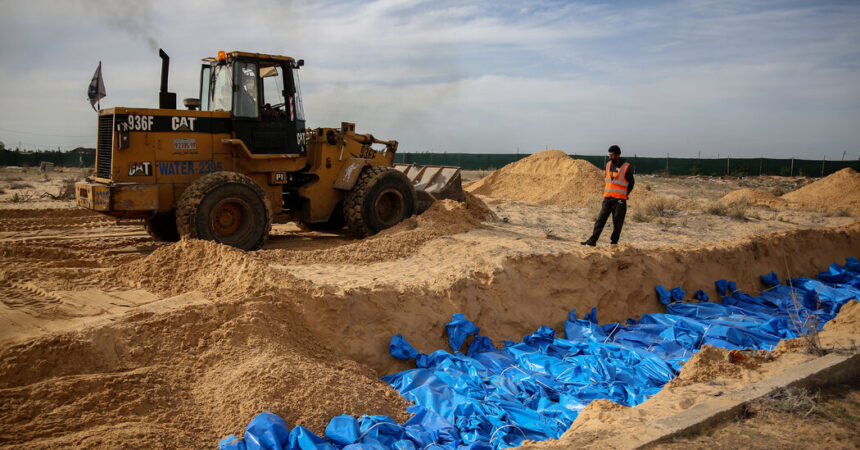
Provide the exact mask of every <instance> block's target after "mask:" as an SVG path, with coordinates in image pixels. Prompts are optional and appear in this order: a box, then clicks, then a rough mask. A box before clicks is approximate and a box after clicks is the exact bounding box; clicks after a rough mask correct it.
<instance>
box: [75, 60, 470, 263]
mask: <svg viewBox="0 0 860 450" xmlns="http://www.w3.org/2000/svg"><path fill="white" fill-rule="evenodd" d="M160 54H161V57H162V60H163V63H162V72H161V92H160V94H159V97H160V100H159V108H158V109H144V108H121V107H117V108H110V109H105V110H102V111H99V122H98V143H97V144H98V145H97V149H96V167H95V174H94V177H93V178H92V179H90V180H87V181H86V182H81V183H78V184H77V185H76V197H77V202H78V205H79V206H81V207H84V208H88V209H92V210H95V211H99V212H102V213H105V214H109V215H111V216H115V217H118V218H131V219H134V218H137V219H143V220H144V221H145V222H144V223H145V226H146V229H147V231H148V232H149V233H150V234H151V235H152V236H153V237H155V238H157V239H161V240H177V239H179V238H180V237H182V236H184V237H190V238H197V239H208V240H213V241H216V242H220V243H223V244H227V245H232V246H234V247H238V248H241V249H245V250H249V249H254V248H258V247H259V246H260V245H262V243H263V241H264V240H265V238H266V236H267V234H268V233H269V231H270V229H271V226H272V222H273V220H275V218H279V219H285V220H293V221H297V222H300V223H301V224H303V225H304V226H306V227H307V228H310V229H338V228H343V227H346V228H348V230H349V231H350V232H351V233H352V234H354V235H356V236H359V237H364V236H367V235H370V234H374V233H376V232H378V231H380V230H382V229H385V228H388V227H391V226H393V225H395V224H397V223H398V222H400V221H401V220H403V219H405V218H407V217H409V216H410V215H412V214H416V213H419V212H421V211H423V210H424V209H426V208H427V207H429V206H430V204H431V203H432V202H433V201H434V200H436V199H440V198H452V199H456V200H459V201H463V199H464V194H463V190H462V186H461V179H460V170H459V168H452V167H438V166H423V167H418V166H407V165H395V164H394V154H395V152H396V151H397V141H384V140H380V139H376V138H375V137H373V136H372V135H370V134H359V133H356V132H355V124H353V123H349V122H344V123H342V124H341V126H340V128H316V129H308V128H306V126H305V117H304V112H303V108H302V102H301V94H300V89H299V85H298V74H297V72H298V70H299V68H300V67H302V66H303V64H304V61H303V60H295V59H293V58H290V57H286V56H276V55H265V54H259V53H245V52H230V53H225V52H219V53H218V56H217V57H215V58H205V59H204V60H203V61H204V64H203V67H202V69H201V75H200V95H199V98H191V99H186V100H185V101H184V103H185V106H186V107H187V108H188V109H187V110H178V109H176V95H175V94H174V93H171V92H168V91H167V73H168V65H169V58H168V57H167V55H166V54H165V53H164V52H163V51H160Z"/></svg>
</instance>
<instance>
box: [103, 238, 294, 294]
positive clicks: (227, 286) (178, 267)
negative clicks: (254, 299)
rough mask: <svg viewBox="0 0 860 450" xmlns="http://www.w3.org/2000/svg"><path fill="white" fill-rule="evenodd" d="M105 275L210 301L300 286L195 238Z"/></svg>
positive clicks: (225, 248) (238, 253) (257, 263)
mask: <svg viewBox="0 0 860 450" xmlns="http://www.w3.org/2000/svg"><path fill="white" fill-rule="evenodd" d="M98 276H99V277H104V275H103V274H98ZM108 276H110V277H112V278H114V279H116V280H118V281H120V282H124V283H126V284H128V285H130V286H134V287H139V288H140V287H142V288H146V289H149V290H152V291H153V292H158V293H160V294H165V295H178V294H181V293H183V292H191V291H200V292H203V293H204V294H205V295H206V296H207V297H210V298H215V297H239V296H242V297H246V296H256V295H264V294H266V293H268V292H269V291H270V290H271V289H272V287H273V286H283V285H290V284H292V285H295V286H299V285H302V284H304V283H302V282H300V281H299V280H298V279H296V278H295V277H293V276H292V275H290V274H289V273H287V272H282V271H278V270H277V269H275V268H272V267H269V266H268V265H267V264H265V263H263V262H262V261H260V260H259V259H257V258H255V257H254V256H253V253H245V252H243V251H241V250H238V249H235V248H233V247H229V246H226V245H221V244H216V243H214V242H211V241H202V240H197V239H184V240H182V241H180V242H177V243H175V244H173V245H166V246H163V247H161V248H159V249H157V250H155V251H154V252H152V253H151V254H150V255H148V256H147V257H145V258H142V259H139V260H137V261H133V262H131V263H129V264H126V265H124V266H121V267H118V268H117V269H115V270H114V271H113V273H112V274H109V275H108Z"/></svg>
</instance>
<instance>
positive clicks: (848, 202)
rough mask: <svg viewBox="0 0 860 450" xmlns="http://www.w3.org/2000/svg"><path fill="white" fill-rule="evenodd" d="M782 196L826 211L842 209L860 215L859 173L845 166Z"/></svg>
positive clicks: (835, 211) (834, 211) (838, 211)
mask: <svg viewBox="0 0 860 450" xmlns="http://www.w3.org/2000/svg"><path fill="white" fill-rule="evenodd" d="M782 198H784V199H785V200H788V201H792V202H797V203H800V204H802V205H804V206H806V207H808V208H813V209H818V210H821V211H824V212H827V213H841V212H843V211H844V212H847V213H848V214H851V215H853V216H855V217H857V216H860V174H858V173H857V172H855V171H854V169H851V168H850V167H846V168H844V169H842V170H840V171H838V172H836V173H832V174H830V175H828V176H826V177H824V178H822V179H820V180H818V181H816V182H814V183H811V184H808V185H806V186H804V187H802V188H800V189H798V190H796V191H794V192H789V193H788V194H785V195H783V196H782Z"/></svg>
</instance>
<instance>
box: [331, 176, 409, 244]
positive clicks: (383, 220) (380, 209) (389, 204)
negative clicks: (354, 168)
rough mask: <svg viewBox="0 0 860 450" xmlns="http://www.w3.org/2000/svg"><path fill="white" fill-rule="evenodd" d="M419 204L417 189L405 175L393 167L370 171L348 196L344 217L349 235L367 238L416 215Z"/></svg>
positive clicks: (361, 177) (345, 202)
mask: <svg viewBox="0 0 860 450" xmlns="http://www.w3.org/2000/svg"><path fill="white" fill-rule="evenodd" d="M416 202H417V200H416V197H415V188H413V187H412V183H411V182H410V181H409V179H408V178H406V175H404V174H403V173H402V172H400V171H397V170H394V169H392V168H389V167H368V168H365V169H364V171H363V172H362V173H361V175H359V177H358V180H357V181H356V183H355V186H354V187H353V188H352V190H351V191H349V192H347V193H346V196H345V197H344V201H343V215H344V218H345V219H346V224H347V226H348V227H349V231H350V232H351V233H352V234H354V235H356V236H358V237H365V236H369V235H372V234H375V233H378V232H379V231H382V230H384V229H386V228H389V227H392V226H394V225H397V224H398V223H400V222H401V221H402V220H403V219H406V218H408V217H409V216H411V215H413V214H415V203H416Z"/></svg>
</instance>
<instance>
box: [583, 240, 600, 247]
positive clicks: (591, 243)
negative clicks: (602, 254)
mask: <svg viewBox="0 0 860 450" xmlns="http://www.w3.org/2000/svg"><path fill="white" fill-rule="evenodd" d="M580 244H582V245H590V246H592V247H594V246H595V245H597V243H596V242H592V241H582V242H580Z"/></svg>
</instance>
